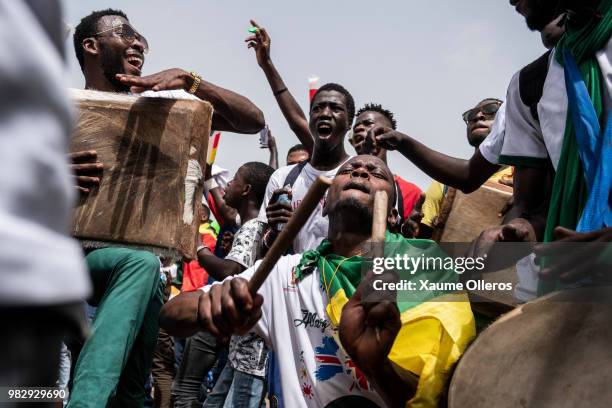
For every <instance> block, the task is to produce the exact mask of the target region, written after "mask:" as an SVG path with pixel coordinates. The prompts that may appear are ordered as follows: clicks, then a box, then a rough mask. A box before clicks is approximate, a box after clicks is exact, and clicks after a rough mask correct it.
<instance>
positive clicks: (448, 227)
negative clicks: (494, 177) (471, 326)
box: [434, 181, 518, 315]
mask: <svg viewBox="0 0 612 408" xmlns="http://www.w3.org/2000/svg"><path fill="white" fill-rule="evenodd" d="M510 198H512V187H508V186H506V185H504V184H501V183H498V182H492V181H486V182H485V183H484V184H483V185H482V186H481V187H480V188H479V189H478V190H476V191H474V192H472V193H471V194H465V193H463V192H461V191H458V190H455V191H453V192H452V194H451V192H450V191H449V194H447V197H446V198H445V201H444V203H443V205H442V210H441V211H440V216H439V219H438V220H437V222H436V224H437V226H436V229H435V230H434V234H435V236H436V238H437V239H438V240H439V241H440V242H460V243H469V242H472V241H473V240H475V239H476V238H478V236H479V235H480V233H481V232H482V231H483V230H485V229H487V228H491V227H495V226H498V225H501V223H502V217H500V216H499V214H500V212H501V211H502V209H503V208H504V206H506V204H507V203H508V200H510ZM482 280H483V281H485V282H488V283H504V284H505V283H511V284H512V286H513V287H515V286H516V284H517V283H518V276H517V274H516V268H515V267H514V266H513V267H510V268H507V269H504V270H501V271H497V272H493V273H488V274H485V275H484V276H483V278H482ZM470 298H471V299H472V301H473V302H474V299H478V301H477V302H476V303H473V304H474V307H475V309H476V310H477V311H478V312H480V313H482V314H484V315H496V313H497V311H498V310H502V309H507V308H506V307H505V306H509V307H512V306H514V305H515V304H516V299H515V297H514V292H513V291H498V290H497V291H487V290H478V291H470ZM500 308H502V309H500Z"/></svg>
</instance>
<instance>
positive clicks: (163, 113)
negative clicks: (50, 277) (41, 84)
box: [70, 90, 212, 258]
mask: <svg viewBox="0 0 612 408" xmlns="http://www.w3.org/2000/svg"><path fill="white" fill-rule="evenodd" d="M72 96H73V98H74V100H75V102H76V106H77V108H78V121H77V126H76V129H75V131H74V134H73V136H72V141H71V145H70V151H72V152H76V151H83V150H96V151H97V153H98V159H99V160H100V161H101V162H102V163H103V164H104V166H105V167H104V174H103V177H102V181H101V185H100V187H99V188H96V189H94V190H92V192H91V193H89V194H88V195H87V196H85V197H82V198H81V199H80V201H79V203H78V206H77V208H76V210H75V214H74V223H73V225H74V227H73V231H72V232H73V235H74V236H75V237H76V238H78V239H79V240H81V241H82V243H83V245H84V246H85V247H94V248H95V247H101V246H108V245H121V246H128V247H134V248H142V249H147V250H150V251H153V252H154V253H156V254H158V255H163V256H168V257H178V256H180V255H186V256H189V257H191V258H194V257H195V252H196V248H197V236H198V227H199V221H200V216H199V215H200V211H201V199H202V188H203V187H202V183H201V182H200V179H201V177H202V170H203V169H204V165H205V163H206V152H207V144H208V136H209V134H210V125H211V118H212V106H211V105H210V104H208V103H206V102H203V101H194V100H177V99H165V98H138V97H135V96H128V95H121V94H113V93H108V92H95V91H79V90H74V91H72Z"/></svg>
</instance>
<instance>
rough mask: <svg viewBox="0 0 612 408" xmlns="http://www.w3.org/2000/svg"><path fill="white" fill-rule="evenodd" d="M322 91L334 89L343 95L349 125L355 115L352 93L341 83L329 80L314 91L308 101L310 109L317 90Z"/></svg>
mask: <svg viewBox="0 0 612 408" xmlns="http://www.w3.org/2000/svg"><path fill="white" fill-rule="evenodd" d="M323 91H336V92H339V93H341V94H342V95H344V100H345V102H346V113H347V114H348V122H349V126H351V124H352V123H353V118H354V117H355V100H354V99H353V95H351V93H350V92H349V91H347V90H346V88H345V87H343V86H342V85H339V84H336V83H333V82H330V83H328V84H325V85H323V86H322V87H320V88H319V89H317V92H315V94H314V96H313V97H312V100H311V101H310V109H312V102H314V100H315V98H316V97H317V95H318V94H319V92H323Z"/></svg>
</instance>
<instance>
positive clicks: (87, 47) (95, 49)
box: [81, 37, 100, 56]
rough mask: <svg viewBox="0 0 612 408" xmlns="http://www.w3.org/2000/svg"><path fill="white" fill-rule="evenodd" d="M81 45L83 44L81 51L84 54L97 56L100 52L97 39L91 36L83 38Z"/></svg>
mask: <svg viewBox="0 0 612 408" xmlns="http://www.w3.org/2000/svg"><path fill="white" fill-rule="evenodd" d="M81 45H82V46H83V51H84V52H85V53H86V54H89V55H92V56H93V55H96V56H97V55H98V54H99V53H100V46H99V44H98V40H96V39H95V38H93V37H88V38H85V39H84V40H83V42H82V43H81Z"/></svg>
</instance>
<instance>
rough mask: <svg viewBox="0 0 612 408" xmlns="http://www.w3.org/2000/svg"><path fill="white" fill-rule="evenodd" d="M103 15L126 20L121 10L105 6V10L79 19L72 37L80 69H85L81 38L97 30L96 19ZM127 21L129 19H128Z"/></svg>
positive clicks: (89, 35) (91, 34) (92, 34)
mask: <svg viewBox="0 0 612 408" xmlns="http://www.w3.org/2000/svg"><path fill="white" fill-rule="evenodd" d="M104 16H119V17H123V18H125V19H126V20H128V18H127V16H126V15H125V13H124V12H123V11H121V10H114V9H111V8H107V9H106V10H98V11H93V12H92V13H91V14H89V15H88V16H85V17H83V18H82V19H81V22H80V23H79V25H77V26H76V28H75V29H74V35H73V36H72V39H73V41H74V52H75V53H76V57H77V60H79V65H80V66H81V71H83V70H84V69H85V67H84V64H85V57H84V53H83V40H84V39H86V38H88V37H92V36H94V35H95V34H96V33H97V32H98V20H100V19H101V18H102V17H104ZM128 21H129V20H128Z"/></svg>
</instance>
